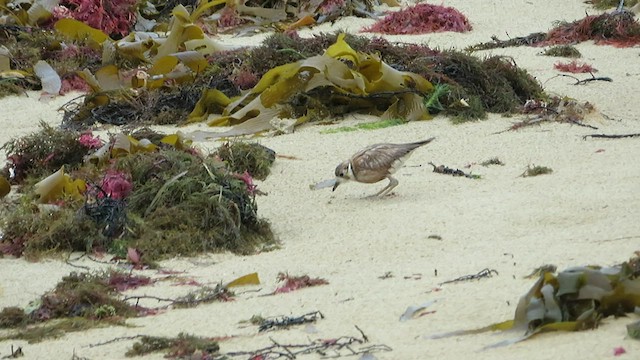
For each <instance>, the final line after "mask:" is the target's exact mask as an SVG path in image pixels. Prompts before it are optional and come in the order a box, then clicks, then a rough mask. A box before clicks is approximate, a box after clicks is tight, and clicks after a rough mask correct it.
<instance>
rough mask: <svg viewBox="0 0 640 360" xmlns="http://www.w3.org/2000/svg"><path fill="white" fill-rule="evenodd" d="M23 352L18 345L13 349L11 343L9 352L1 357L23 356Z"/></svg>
mask: <svg viewBox="0 0 640 360" xmlns="http://www.w3.org/2000/svg"><path fill="white" fill-rule="evenodd" d="M23 356H24V352H22V346H18V348H17V349H15V350H13V345H11V354H9V355H5V356H3V357H2V358H3V359H17V358H19V357H23Z"/></svg>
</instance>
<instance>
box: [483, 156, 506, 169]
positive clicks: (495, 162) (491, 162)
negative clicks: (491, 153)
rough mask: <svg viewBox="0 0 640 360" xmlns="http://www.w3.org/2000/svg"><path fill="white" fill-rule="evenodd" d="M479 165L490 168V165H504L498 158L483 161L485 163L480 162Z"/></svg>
mask: <svg viewBox="0 0 640 360" xmlns="http://www.w3.org/2000/svg"><path fill="white" fill-rule="evenodd" d="M480 165H481V166H484V167H488V166H491V165H500V166H504V163H503V162H502V160H500V159H499V158H498V157H492V158H491V159H488V160H485V161H483V162H481V163H480Z"/></svg>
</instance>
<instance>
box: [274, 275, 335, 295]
mask: <svg viewBox="0 0 640 360" xmlns="http://www.w3.org/2000/svg"><path fill="white" fill-rule="evenodd" d="M278 281H280V282H284V284H282V285H281V286H279V287H278V288H276V289H275V290H274V291H273V294H283V293H288V292H292V291H296V290H298V289H301V288H306V287H312V286H318V285H326V284H328V283H329V282H328V281H327V280H325V279H322V278H311V277H310V276H309V275H301V276H291V275H289V274H287V273H282V272H281V273H278Z"/></svg>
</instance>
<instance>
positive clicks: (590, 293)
mask: <svg viewBox="0 0 640 360" xmlns="http://www.w3.org/2000/svg"><path fill="white" fill-rule="evenodd" d="M638 275H640V272H639V270H638V257H635V258H632V259H630V260H629V261H628V262H624V263H622V264H620V265H617V266H613V267H600V266H577V267H572V268H569V269H566V270H564V271H561V272H559V273H558V274H557V275H554V274H553V273H552V272H544V273H543V274H541V275H540V277H539V278H538V280H537V281H536V282H535V284H534V285H533V286H532V287H531V289H530V290H529V292H527V293H526V294H525V295H524V296H522V297H521V298H520V301H519V303H518V306H517V308H516V311H515V316H514V318H513V320H508V321H504V322H500V323H496V324H493V325H489V326H487V327H485V328H481V329H476V330H463V331H455V332H452V333H449V334H446V335H445V336H452V335H464V334H476V333H480V332H485V331H491V330H509V329H514V330H520V331H523V332H524V335H522V336H520V337H517V338H514V339H510V340H506V341H502V342H500V343H498V344H494V345H490V346H489V347H496V346H505V345H509V344H513V343H517V342H520V341H523V340H526V339H529V338H531V337H532V336H534V335H536V334H540V333H544V332H549V331H580V330H587V329H595V328H596V327H597V326H598V324H599V323H600V321H601V320H602V319H603V318H605V317H607V316H612V315H613V316H616V317H617V316H624V315H625V314H627V313H630V312H633V311H634V310H635V308H636V307H637V306H639V305H640V278H638Z"/></svg>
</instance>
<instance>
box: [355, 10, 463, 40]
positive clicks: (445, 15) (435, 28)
mask: <svg viewBox="0 0 640 360" xmlns="http://www.w3.org/2000/svg"><path fill="white" fill-rule="evenodd" d="M363 31H364V32H376V33H383V34H391V35H405V34H427V33H434V32H444V31H454V32H467V31H471V24H470V23H469V20H468V19H467V17H466V16H464V15H463V14H462V13H461V12H459V11H458V10H456V9H454V8H452V7H446V6H441V5H431V4H417V5H415V6H410V7H407V8H405V9H403V10H400V11H397V12H394V13H390V14H389V15H387V16H385V17H384V18H383V19H381V20H379V21H378V22H376V23H375V24H373V25H372V26H370V27H368V28H365V29H364V30H363Z"/></svg>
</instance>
